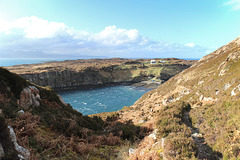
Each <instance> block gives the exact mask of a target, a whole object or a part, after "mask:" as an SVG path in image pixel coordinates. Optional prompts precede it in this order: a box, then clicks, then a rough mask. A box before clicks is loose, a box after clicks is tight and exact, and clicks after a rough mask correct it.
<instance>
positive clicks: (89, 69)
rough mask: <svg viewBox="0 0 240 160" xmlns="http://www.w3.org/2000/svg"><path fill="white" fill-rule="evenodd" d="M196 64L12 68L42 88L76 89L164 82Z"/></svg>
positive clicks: (117, 62)
mask: <svg viewBox="0 0 240 160" xmlns="http://www.w3.org/2000/svg"><path fill="white" fill-rule="evenodd" d="M192 64H194V61H185V60H179V59H168V60H165V62H164V63H160V62H158V63H157V64H150V60H143V59H141V60H131V59H95V60H75V61H63V62H49V63H43V64H37V65H35V64H33V65H19V66H12V67H8V69H9V70H10V71H12V72H14V73H17V74H19V75H21V76H22V77H24V78H25V79H27V80H29V81H30V82H33V83H35V84H38V85H40V86H50V87H52V88H54V89H69V88H70V89H73V88H84V87H93V86H99V85H106V84H115V83H126V82H127V83H136V82H140V81H143V80H149V79H154V80H157V81H160V82H161V83H163V82H165V81H167V80H168V79H169V78H171V77H172V76H174V75H176V74H177V73H180V72H181V71H183V70H184V69H186V68H189V67H190V66H191V65H192Z"/></svg>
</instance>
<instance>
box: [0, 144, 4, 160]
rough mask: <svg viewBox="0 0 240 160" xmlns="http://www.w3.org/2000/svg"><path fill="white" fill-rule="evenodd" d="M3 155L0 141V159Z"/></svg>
mask: <svg viewBox="0 0 240 160" xmlns="http://www.w3.org/2000/svg"><path fill="white" fill-rule="evenodd" d="M3 157H4V150H3V147H2V144H1V143H0V159H2V158H3Z"/></svg>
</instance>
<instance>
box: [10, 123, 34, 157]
mask: <svg viewBox="0 0 240 160" xmlns="http://www.w3.org/2000/svg"><path fill="white" fill-rule="evenodd" d="M8 129H9V134H10V139H11V141H12V142H13V144H14V146H15V149H16V151H17V152H18V153H19V154H18V157H19V158H20V159H29V157H30V152H29V151H28V149H26V148H24V147H22V146H20V145H19V144H18V143H17V138H16V134H15V132H14V130H13V128H12V127H11V126H8Z"/></svg>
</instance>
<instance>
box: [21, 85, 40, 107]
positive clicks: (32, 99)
mask: <svg viewBox="0 0 240 160" xmlns="http://www.w3.org/2000/svg"><path fill="white" fill-rule="evenodd" d="M39 100H41V98H40V95H39V90H38V89H37V88H36V87H35V86H29V87H26V88H24V89H23V91H22V92H21V94H20V100H19V106H20V107H22V108H24V109H28V108H29V107H30V106H34V107H38V106H40V102H39Z"/></svg>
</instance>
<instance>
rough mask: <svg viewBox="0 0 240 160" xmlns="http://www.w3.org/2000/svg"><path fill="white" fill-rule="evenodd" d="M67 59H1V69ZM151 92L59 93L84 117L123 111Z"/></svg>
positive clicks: (113, 88)
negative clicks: (125, 107)
mask: <svg viewBox="0 0 240 160" xmlns="http://www.w3.org/2000/svg"><path fill="white" fill-rule="evenodd" d="M62 60H66V59H53V58H29V59H14V58H11V59H7V58H0V67H6V66H12V65H20V64H33V63H44V62H49V61H62ZM148 91H150V89H147V88H144V87H135V86H126V85H118V86H106V87H101V88H94V89H88V90H86V89H84V90H67V91H62V92H57V94H59V95H60V96H62V97H63V99H64V101H65V102H66V103H69V104H70V105H71V106H72V107H73V108H74V109H75V110H77V111H79V112H81V113H82V114H83V115H90V114H96V113H101V112H112V111H117V110H120V109H122V108H123V107H124V106H131V105H133V104H134V103H135V102H136V101H137V100H138V99H139V98H140V97H141V96H142V95H143V94H145V93H147V92H148Z"/></svg>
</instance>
